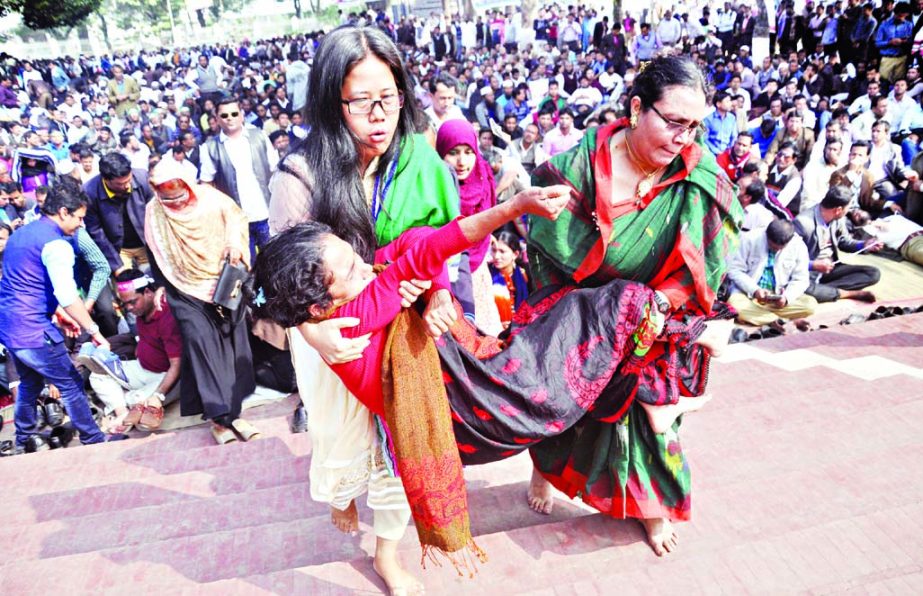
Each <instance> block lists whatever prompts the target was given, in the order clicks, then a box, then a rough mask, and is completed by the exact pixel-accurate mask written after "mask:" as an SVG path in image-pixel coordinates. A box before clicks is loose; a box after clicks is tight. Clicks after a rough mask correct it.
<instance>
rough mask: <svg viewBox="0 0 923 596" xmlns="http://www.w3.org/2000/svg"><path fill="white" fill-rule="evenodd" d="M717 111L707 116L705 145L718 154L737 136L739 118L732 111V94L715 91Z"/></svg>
mask: <svg viewBox="0 0 923 596" xmlns="http://www.w3.org/2000/svg"><path fill="white" fill-rule="evenodd" d="M714 104H715V111H714V112H712V113H711V114H709V115H708V116H706V117H705V120H703V121H702V125H703V126H704V127H705V146H706V147H708V149H709V150H710V151H711V152H712V153H714V154H715V155H716V156H717V155H719V154H721V153H722V152H723V151H724V150H725V149H727V148H728V147H730V146H731V144H732V143H733V142H734V139H735V138H737V118H736V117H735V116H734V114H732V113H731V109H732V108H733V103H732V102H731V96H730V95H728V94H727V93H725V92H724V91H719V92H717V93H715V99H714Z"/></svg>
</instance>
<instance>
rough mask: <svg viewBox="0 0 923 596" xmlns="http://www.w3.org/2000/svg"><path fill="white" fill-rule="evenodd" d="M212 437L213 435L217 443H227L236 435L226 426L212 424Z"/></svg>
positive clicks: (233, 439) (231, 441) (232, 440)
mask: <svg viewBox="0 0 923 596" xmlns="http://www.w3.org/2000/svg"><path fill="white" fill-rule="evenodd" d="M212 437H214V439H215V442H216V443H218V444H219V445H227V444H228V443H233V442H234V441H236V440H237V435H235V434H234V431H232V430H231V429H229V428H228V427H226V426H219V425H217V424H212Z"/></svg>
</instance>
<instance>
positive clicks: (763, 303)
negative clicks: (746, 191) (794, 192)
mask: <svg viewBox="0 0 923 596" xmlns="http://www.w3.org/2000/svg"><path fill="white" fill-rule="evenodd" d="M728 277H729V278H730V280H731V283H732V286H731V297H730V299H729V300H728V303H729V304H730V305H731V306H733V307H734V308H735V309H736V310H737V320H738V321H740V322H742V323H749V324H750V325H768V324H771V323H773V322H775V321H776V320H777V319H778V318H780V317H781V318H783V319H801V318H804V317H809V316H811V315H812V314H813V313H814V309H816V308H817V301H816V300H815V299H814V298H812V297H811V296H808V295H807V294H805V293H804V292H805V290H806V289H807V288H808V284H809V283H810V276H809V275H808V249H807V247H806V246H805V245H804V242H803V241H802V240H801V238H799V237H798V236H796V235H795V226H794V225H793V224H792V222H790V221H786V220H781V219H779V220H775V221H773V222H772V223H771V224H769V226H768V227H767V228H766V229H765V230H761V229H760V230H752V231H750V232H747V233H745V234H743V235H741V237H740V248H739V249H738V251H737V253H736V254H734V256H733V257H731V260H730V263H729V264H728Z"/></svg>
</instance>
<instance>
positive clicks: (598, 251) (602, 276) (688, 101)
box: [528, 56, 742, 556]
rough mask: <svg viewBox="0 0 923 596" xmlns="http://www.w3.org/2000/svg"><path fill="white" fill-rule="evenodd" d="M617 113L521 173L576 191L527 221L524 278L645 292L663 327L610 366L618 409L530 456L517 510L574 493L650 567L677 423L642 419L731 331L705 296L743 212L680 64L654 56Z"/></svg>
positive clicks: (677, 502)
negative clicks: (704, 133)
mask: <svg viewBox="0 0 923 596" xmlns="http://www.w3.org/2000/svg"><path fill="white" fill-rule="evenodd" d="M628 112H629V117H628V118H623V119H621V120H618V121H616V122H614V123H613V124H610V125H607V126H602V127H599V128H596V129H589V130H587V134H586V135H585V136H584V138H583V140H582V141H581V142H580V144H579V145H577V146H576V147H574V148H573V149H571V150H569V151H567V152H565V153H562V154H560V155H557V156H555V157H553V158H552V159H551V160H549V161H548V162H546V163H545V164H544V165H543V166H541V167H540V168H538V169H537V170H536V171H535V173H534V174H533V183H536V184H538V185H540V186H548V185H552V184H568V185H570V186H571V187H572V188H574V189H575V190H576V191H577V192H576V193H574V196H573V198H572V199H571V202H570V203H569V204H568V206H567V209H566V210H565V212H564V213H562V214H561V216H560V217H559V218H558V219H557V220H556V221H554V222H552V221H549V220H546V219H541V218H532V221H531V222H530V224H531V225H530V230H529V237H528V250H529V262H530V268H531V271H530V273H531V277H532V279H533V281H534V282H535V283H536V285H537V286H538V287H539V288H547V287H548V286H553V285H556V284H564V285H568V284H574V283H576V284H578V285H580V286H584V287H597V286H600V285H603V284H605V283H606V282H609V281H611V280H613V279H629V280H634V281H640V282H644V283H646V284H647V285H648V286H649V287H651V288H652V289H653V290H655V296H657V307H658V309H659V310H660V311H661V312H662V313H663V314H664V315H665V320H666V322H665V324H664V327H663V331H662V333H660V334H659V338H658V341H657V342H655V344H654V348H652V349H651V350H650V352H649V353H648V356H647V357H646V358H645V364H644V366H643V367H641V368H640V369H638V370H626V369H624V368H623V369H622V370H620V371H619V372H618V373H616V379H615V380H614V381H613V382H612V383H611V384H610V385H609V386H608V387H607V389H606V391H607V392H609V396H608V399H613V400H617V399H621V400H622V407H621V408H617V409H616V410H617V412H618V413H617V414H616V415H612V416H608V417H607V418H604V419H598V418H597V417H595V416H594V415H593V413H592V412H590V414H589V415H588V416H587V417H586V418H585V419H584V420H583V421H582V422H581V423H580V424H578V425H577V427H575V428H573V429H570V430H568V431H567V432H565V433H564V434H563V435H561V436H560V437H558V438H555V439H552V440H549V441H545V442H543V443H540V444H539V445H537V446H535V447H533V448H532V450H531V453H532V459H533V462H534V465H535V470H534V472H533V476H532V482H531V484H530V488H529V491H528V500H529V505H530V506H531V507H532V508H533V509H535V510H536V511H538V512H541V513H550V512H551V508H552V500H553V499H552V491H551V487H552V486H554V487H556V488H558V489H559V490H561V491H562V492H564V493H565V494H568V495H575V494H581V495H582V498H583V499H584V501H586V502H587V503H588V504H590V505H592V506H593V507H595V508H597V509H599V510H600V511H602V512H603V513H606V514H608V515H611V516H612V517H616V518H627V517H631V518H637V519H639V520H640V521H641V523H642V524H643V525H644V528H645V531H646V532H647V536H648V541H649V543H650V545H651V547H652V548H653V550H654V552H655V553H656V554H657V555H658V556H660V555H663V554H664V553H666V552H670V551H672V550H673V549H674V548H675V547H676V534H675V532H674V530H673V527H672V525H671V523H670V522H671V521H678V520H688V519H689V517H690V505H691V501H690V475H689V466H688V464H687V463H686V460H685V457H684V455H683V451H682V447H681V445H680V442H679V437H678V434H677V432H678V430H679V426H680V420H681V419H679V420H677V421H676V422H675V423H674V422H673V420H672V419H667V420H666V421H665V422H666V423H664V424H658V423H657V421H656V420H655V419H654V418H653V417H652V418H651V419H649V418H648V416H647V415H645V414H646V413H645V409H644V408H645V407H649V406H650V404H656V405H660V406H664V405H666V406H669V405H675V404H678V403H680V400H681V398H682V397H696V396H703V393H704V390H705V383H706V381H707V376H708V359H709V357H710V356H711V355H713V354H715V353H717V352H718V351H719V350H720V349H721V347H722V346H723V345H724V344H725V343H726V342H727V336H728V335H729V332H730V321H724V320H719V319H722V318H724V319H726V318H728V317H729V316H730V313H729V312H728V311H727V309H726V307H725V308H722V307H721V305H719V304H718V303H716V293H717V290H718V286H719V285H720V283H721V279H722V277H723V275H724V273H725V270H726V266H725V259H726V257H727V255H728V254H729V253H730V252H731V251H733V250H734V247H735V245H736V241H737V234H738V223H739V222H740V221H741V219H742V210H741V207H740V204H739V203H738V202H737V201H736V200H735V193H734V190H733V186H732V185H731V183H730V181H729V180H728V178H727V175H726V174H724V172H722V171H721V170H720V168H719V167H718V166H717V163H716V161H715V158H714V156H713V155H712V154H711V152H710V151H708V150H704V148H703V144H702V141H701V138H700V137H699V136H698V134H697V133H698V131H699V127H700V123H701V121H702V119H703V118H704V116H705V113H706V82H705V78H704V77H703V75H702V73H701V71H700V70H699V69H698V67H697V66H696V65H695V63H694V62H693V61H692V60H690V59H688V58H684V57H679V56H669V57H660V58H655V59H653V60H652V61H651V62H650V63H649V64H648V65H647V67H646V68H644V69H643V70H642V71H641V73H640V74H638V76H637V78H636V79H635V81H634V85H633V86H632V89H631V92H630V94H629V99H628ZM642 403H643V404H644V405H643V406H642ZM663 411H669V409H665V410H663Z"/></svg>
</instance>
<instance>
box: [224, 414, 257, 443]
mask: <svg viewBox="0 0 923 596" xmlns="http://www.w3.org/2000/svg"><path fill="white" fill-rule="evenodd" d="M231 426H232V427H234V431H235V432H237V436H239V437H240V439H241V440H242V441H255V440H256V439H259V438H260V437H262V436H263V435H262V434H261V433H260V431H259V430H257V428H256V427H255V426H253V425H252V424H250V423H249V422H247V421H246V420H244V419H243V418H238V419H237V420H235V421H234V422H232V423H231Z"/></svg>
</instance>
